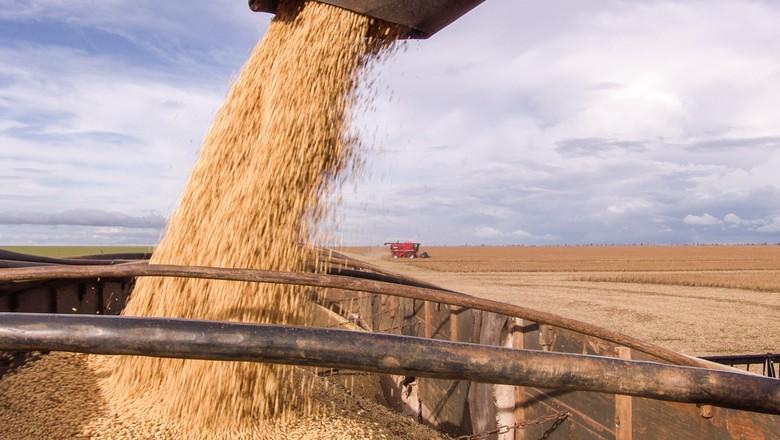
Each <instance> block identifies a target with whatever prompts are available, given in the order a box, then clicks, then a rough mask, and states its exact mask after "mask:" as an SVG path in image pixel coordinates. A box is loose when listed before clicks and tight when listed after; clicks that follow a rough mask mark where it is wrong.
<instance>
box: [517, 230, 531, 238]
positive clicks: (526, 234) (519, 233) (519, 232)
mask: <svg viewBox="0 0 780 440" xmlns="http://www.w3.org/2000/svg"><path fill="white" fill-rule="evenodd" d="M512 235H514V236H515V237H525V238H529V237H532V236H533V235H532V234H531V233H530V232H528V231H524V230H522V229H516V230H514V231H513V232H512Z"/></svg>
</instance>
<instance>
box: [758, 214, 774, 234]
mask: <svg viewBox="0 0 780 440" xmlns="http://www.w3.org/2000/svg"><path fill="white" fill-rule="evenodd" d="M756 230H757V231H759V232H769V233H777V232H780V217H775V218H773V219H771V220H769V221H768V222H767V223H766V224H764V225H762V226H759V227H758V228H756Z"/></svg>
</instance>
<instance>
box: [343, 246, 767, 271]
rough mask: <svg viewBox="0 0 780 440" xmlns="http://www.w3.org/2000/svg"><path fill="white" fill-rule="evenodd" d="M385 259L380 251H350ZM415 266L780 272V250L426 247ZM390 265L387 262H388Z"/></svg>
mask: <svg viewBox="0 0 780 440" xmlns="http://www.w3.org/2000/svg"><path fill="white" fill-rule="evenodd" d="M349 250H352V251H354V252H357V253H361V254H366V255H372V256H377V257H387V255H388V253H389V252H388V251H387V250H386V249H384V250H383V249H382V248H349ZM421 251H426V252H428V253H429V254H430V255H431V256H432V257H433V258H430V259H418V260H414V261H411V262H408V261H407V263H410V264H413V265H414V266H417V267H420V268H425V269H430V270H435V271H442V272H583V271H584V272H589V271H600V272H634V271H666V270H780V245H774V246H771V245H767V246H568V247H567V246H558V247H527V246H505V247H489V246H470V247H427V246H425V247H424V248H422V249H421ZM388 259H389V258H388Z"/></svg>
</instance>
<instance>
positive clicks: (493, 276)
mask: <svg viewBox="0 0 780 440" xmlns="http://www.w3.org/2000/svg"><path fill="white" fill-rule="evenodd" d="M424 250H425V251H427V252H428V253H429V254H430V255H431V258H430V259H417V260H394V259H392V258H390V256H389V254H390V253H389V251H388V250H387V249H383V248H377V247H371V248H348V249H345V250H344V251H345V252H347V253H348V254H351V255H353V256H355V257H357V258H361V259H363V260H367V261H369V262H371V263H374V264H378V265H380V266H382V267H385V268H387V269H389V270H392V271H395V272H400V273H404V274H407V275H411V276H414V277H417V278H420V279H424V280H427V281H430V282H433V283H436V284H438V285H441V286H443V287H447V288H450V289H454V290H459V291H462V292H466V293H471V294H474V295H477V296H482V297H486V298H490V299H495V300H499V301H504V302H508V303H514V304H520V305H523V306H527V307H533V308H537V309H540V310H546V311H550V312H554V313H557V314H560V315H564V316H568V317H572V318H576V319H580V320H583V321H586V322H591V323H593V324H597V325H600V326H603V327H607V328H612V329H615V330H618V331H621V332H624V333H627V334H630V335H633V336H636V337H639V338H642V339H645V340H648V341H651V342H654V343H657V344H659V345H662V346H665V347H668V348H671V349H673V350H677V351H681V352H684V353H688V354H692V355H707V354H733V353H762V352H763V353H766V352H778V351H780V246H592V247H426V248H425V249H424Z"/></svg>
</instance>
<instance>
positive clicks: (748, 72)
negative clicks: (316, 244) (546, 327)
mask: <svg viewBox="0 0 780 440" xmlns="http://www.w3.org/2000/svg"><path fill="white" fill-rule="evenodd" d="M245 3H246V2H234V1H229V2H228V1H192V2H188V3H187V5H188V6H187V8H182V7H181V4H177V3H176V2H163V3H160V2H152V1H149V0H136V1H132V2H130V1H126V0H117V1H114V2H97V1H90V0H78V1H69V2H56V1H53V0H0V6H2V8H0V245H12V244H17V245H27V244H84V245H91V244H97V245H107V244H139V245H148V244H154V243H156V242H157V241H158V240H159V239H160V237H161V235H162V233H163V230H164V227H165V220H166V218H167V217H169V216H170V215H171V213H172V212H173V210H174V209H175V206H176V202H177V200H178V197H179V194H180V193H181V191H182V189H183V187H184V184H185V181H186V178H187V175H188V173H189V170H190V168H191V167H192V165H193V163H194V161H195V159H196V158H197V151H198V148H199V145H200V142H201V140H202V138H203V136H204V134H205V132H206V130H207V129H208V126H209V124H210V121H211V119H212V118H213V116H214V114H215V113H216V111H217V109H218V108H219V105H220V103H221V101H222V99H223V97H224V95H225V93H226V91H227V88H228V86H229V84H230V82H231V81H232V80H233V79H234V78H235V77H236V75H237V73H238V71H239V69H240V68H241V65H242V64H243V62H244V61H245V59H246V57H247V55H248V53H249V51H250V50H251V48H252V47H253V46H254V44H255V43H256V41H257V39H258V38H260V36H261V35H262V33H263V31H264V29H265V27H266V25H267V22H268V20H269V18H270V17H269V16H268V15H266V14H254V13H251V12H249V10H248V8H247V7H246V4H245ZM185 10H186V12H185V13H184V14H183V11H185ZM778 22H780V3H775V2H768V1H724V0H717V1H706V2H705V1H692V2H685V3H680V2H671V1H650V2H641V3H640V2H629V1H606V2H604V1H593V0H592V1H576V2H575V1H553V2H545V3H544V4H538V3H536V2H514V1H512V2H510V1H507V0H486V1H485V2H484V3H483V4H482V5H480V6H478V7H477V8H476V9H475V10H474V11H472V12H471V13H469V14H467V15H466V16H464V17H463V18H462V19H461V20H459V21H457V22H456V23H454V24H453V25H452V26H450V27H449V28H446V29H444V30H443V31H442V32H441V33H439V34H437V35H435V36H434V37H433V38H431V39H429V40H425V41H419V42H410V43H409V44H407V47H406V49H405V50H403V51H401V52H400V53H398V54H397V55H395V56H394V57H392V58H391V59H390V60H388V61H387V62H386V63H385V64H384V65H382V66H381V68H380V69H378V70H377V72H376V73H375V75H376V77H377V78H378V80H379V83H380V84H381V87H379V89H378V91H377V98H376V101H375V102H374V105H373V107H374V108H373V110H372V111H370V112H367V113H366V114H365V115H363V116H362V117H360V118H359V119H358V121H357V124H358V125H359V128H360V130H361V131H362V132H363V133H365V134H366V136H365V140H366V143H367V144H368V146H369V151H368V152H367V156H366V161H367V165H366V168H365V170H364V172H363V173H362V175H361V176H360V177H358V178H357V179H356V181H355V182H354V183H352V184H349V185H347V186H346V187H345V189H344V197H343V199H344V203H343V206H342V207H341V208H340V210H339V212H338V214H339V217H340V218H341V221H340V224H339V229H338V231H337V232H338V234H337V236H338V241H339V242H340V243H343V244H381V243H382V242H384V241H387V240H406V239H414V240H418V241H422V242H423V243H425V244H452V245H460V244H473V245H479V244H496V245H500V244H527V245H558V244H587V243H597V244H605V243H611V244H624V243H664V244H687V243H778V242H780V173H778V172H777V170H780V126H778V123H777V121H780V58H778V57H777V56H776V54H777V53H778V49H780V47H778V46H780V27H778V26H777V25H776V23H778Z"/></svg>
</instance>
